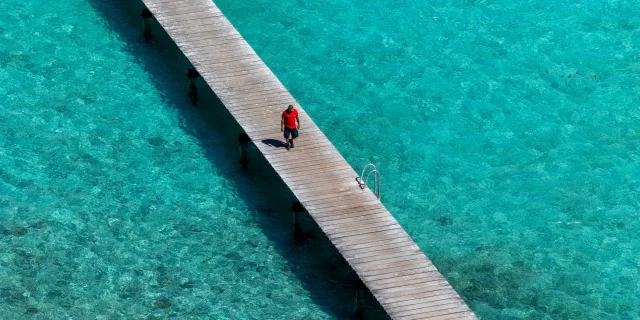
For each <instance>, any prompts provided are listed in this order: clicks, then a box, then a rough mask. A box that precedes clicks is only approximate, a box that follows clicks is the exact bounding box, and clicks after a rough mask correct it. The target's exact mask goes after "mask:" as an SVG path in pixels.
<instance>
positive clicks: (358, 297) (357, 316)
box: [353, 279, 367, 320]
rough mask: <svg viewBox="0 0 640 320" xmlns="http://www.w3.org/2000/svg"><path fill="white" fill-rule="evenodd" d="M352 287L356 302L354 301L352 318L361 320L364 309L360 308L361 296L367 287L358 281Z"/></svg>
mask: <svg viewBox="0 0 640 320" xmlns="http://www.w3.org/2000/svg"><path fill="white" fill-rule="evenodd" d="M353 287H354V289H355V290H356V301H355V307H354V310H353V316H354V319H356V320H362V319H364V308H363V307H362V296H363V295H364V290H366V289H367V287H366V286H365V285H364V283H363V282H362V280H360V279H358V280H357V281H356V283H355V284H354V286H353Z"/></svg>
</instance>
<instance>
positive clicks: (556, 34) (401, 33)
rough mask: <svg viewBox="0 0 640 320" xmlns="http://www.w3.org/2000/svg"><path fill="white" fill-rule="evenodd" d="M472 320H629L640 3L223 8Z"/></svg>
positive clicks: (637, 215)
mask: <svg viewBox="0 0 640 320" xmlns="http://www.w3.org/2000/svg"><path fill="white" fill-rule="evenodd" d="M216 3H217V4H218V5H219V6H220V7H221V9H222V10H223V12H225V13H226V14H227V15H228V16H229V18H230V20H231V21H232V22H233V23H234V24H235V25H236V26H237V28H238V29H239V30H240V32H241V33H242V34H243V35H244V36H245V37H246V38H247V39H248V41H249V42H250V43H251V44H252V46H253V47H254V48H255V49H256V51H257V52H258V53H259V54H260V55H261V57H263V59H264V60H265V61H266V62H267V64H268V65H269V66H270V67H271V68H272V70H274V72H275V73H276V74H277V75H278V77H279V78H280V79H281V80H282V81H283V83H284V84H285V85H286V86H287V87H288V88H289V89H290V90H291V91H292V93H293V94H294V96H296V98H297V99H298V100H299V102H300V103H301V104H303V105H304V107H305V108H306V110H308V112H309V113H310V114H311V116H312V117H313V118H314V120H315V121H316V123H318V125H319V126H320V127H321V128H322V129H323V130H324V132H326V133H327V135H328V136H329V138H330V139H331V140H332V141H333V142H334V143H335V144H336V145H337V147H338V148H339V150H340V151H341V152H342V153H343V155H344V156H345V157H346V158H347V159H348V160H349V161H350V163H351V164H353V165H354V167H356V168H359V167H361V166H362V165H364V164H365V163H366V162H367V161H372V162H373V163H375V164H376V165H377V166H378V168H379V169H380V170H381V171H382V172H383V189H382V192H383V202H384V203H385V204H386V205H387V206H388V208H389V209H390V211H391V212H392V213H393V214H394V215H395V216H396V217H397V218H398V220H399V221H400V223H401V224H402V225H403V226H404V227H405V228H406V229H407V230H408V232H409V233H410V234H411V235H412V236H413V238H414V239H415V240H416V241H417V242H418V244H419V245H420V246H421V247H422V248H423V249H424V250H425V252H426V253H427V254H428V255H429V257H431V258H432V260H433V261H434V263H435V264H436V265H437V266H438V268H439V269H440V270H441V271H442V272H443V273H444V274H445V276H446V277H447V278H448V279H449V280H450V281H451V283H452V284H453V286H454V287H455V288H456V289H457V290H458V291H459V292H460V293H461V295H462V296H463V297H464V299H465V300H466V301H467V302H468V303H469V304H470V306H471V307H472V309H473V310H474V311H475V312H476V313H477V314H478V315H479V316H480V317H481V318H483V319H640V304H639V303H638V301H640V275H639V274H638V271H639V270H640V258H638V257H640V237H639V236H638V234H639V232H640V208H639V207H640V205H639V200H640V196H639V195H638V191H639V189H640V180H639V179H638V177H639V174H640V165H638V157H639V154H638V142H640V122H639V120H640V112H639V111H638V105H640V2H638V1H528V2H525V1H516V2H513V1H412V0H400V1H380V0H376V1H349V0H338V1H331V2H330V3H327V2H317V1H292V0H282V1H277V2H273V1H263V0H255V1H248V2H247V1H231V0H218V1H216Z"/></svg>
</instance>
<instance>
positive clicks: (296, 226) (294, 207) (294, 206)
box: [291, 201, 304, 242]
mask: <svg viewBox="0 0 640 320" xmlns="http://www.w3.org/2000/svg"><path fill="white" fill-rule="evenodd" d="M291 211H293V235H294V237H295V239H296V242H300V241H302V240H303V239H302V238H303V233H302V228H301V227H300V222H299V221H298V213H300V212H302V211H304V206H303V205H302V203H300V201H295V202H292V203H291Z"/></svg>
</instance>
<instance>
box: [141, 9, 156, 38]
mask: <svg viewBox="0 0 640 320" xmlns="http://www.w3.org/2000/svg"><path fill="white" fill-rule="evenodd" d="M140 15H141V16H142V36H143V37H144V38H145V39H147V40H151V39H153V34H152V33H151V19H153V13H151V10H149V9H147V8H144V9H142V13H141V14H140Z"/></svg>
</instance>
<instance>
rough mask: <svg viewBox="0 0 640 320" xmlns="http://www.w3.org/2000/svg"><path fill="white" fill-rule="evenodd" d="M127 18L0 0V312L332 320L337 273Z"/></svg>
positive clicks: (168, 58)
mask: <svg viewBox="0 0 640 320" xmlns="http://www.w3.org/2000/svg"><path fill="white" fill-rule="evenodd" d="M139 13H140V6H139V3H135V2H131V1H102V0H100V1H98V0H96V1H86V0H65V1H55V2H51V3H47V4H46V5H44V4H43V3H42V2H40V1H22V0H20V1H18V0H9V1H2V2H0V39H1V40H0V123H1V124H2V129H1V130H0V319H2V320H5V319H7V320H9V319H11V320H12V319H169V318H172V319H343V318H348V317H349V316H350V314H351V312H352V310H353V297H354V296H353V293H354V292H353V290H352V289H351V285H352V284H351V282H353V279H354V274H353V272H352V271H351V270H350V269H349V268H348V266H346V265H345V263H344V261H343V260H341V258H340V256H339V255H338V254H336V252H335V250H333V249H332V247H331V246H330V244H329V243H328V242H327V241H326V240H325V239H323V238H322V237H317V239H316V240H315V241H314V242H313V243H309V244H307V245H302V246H298V245H296V243H295V241H294V240H293V237H292V234H291V231H290V228H291V213H290V209H289V207H290V205H291V201H293V200H295V199H294V198H293V197H292V195H291V194H290V193H289V192H288V191H287V189H286V188H285V187H284V186H283V185H282V183H281V182H279V180H278V178H277V176H275V174H274V173H273V171H270V170H267V168H268V166H267V164H266V163H265V162H264V161H262V162H261V161H259V160H260V159H259V158H257V157H255V156H252V157H253V159H254V161H253V162H252V163H251V168H250V170H249V172H248V173H244V172H242V170H241V168H240V166H239V165H238V164H237V160H238V157H239V148H238V145H237V140H236V139H237V134H238V133H239V132H240V129H239V128H238V126H237V124H235V122H234V121H233V119H232V118H230V116H229V115H228V114H227V113H226V111H224V110H223V109H222V108H221V107H220V106H219V105H216V104H215V97H213V95H212V94H211V93H210V92H207V91H206V90H203V91H202V92H201V98H202V101H203V102H205V103H207V102H208V103H209V104H208V107H207V108H200V109H198V108H193V107H191V106H190V104H189V103H188V98H187V92H186V89H187V83H186V79H187V77H186V76H185V73H186V69H187V67H188V64H187V63H186V60H185V58H183V57H182V56H181V55H180V54H179V51H176V50H175V46H173V44H172V43H171V42H170V41H168V39H166V38H162V37H161V36H160V33H159V32H158V35H159V36H158V37H157V39H156V41H155V42H153V43H149V42H145V41H143V40H142V39H140V33H141V32H140V26H141V21H140V17H139ZM276 121H277V120H276ZM276 123H277V122H276ZM302 218H304V217H302ZM371 310H373V311H372V312H373V313H372V314H375V311H376V310H375V308H373V309H371Z"/></svg>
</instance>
